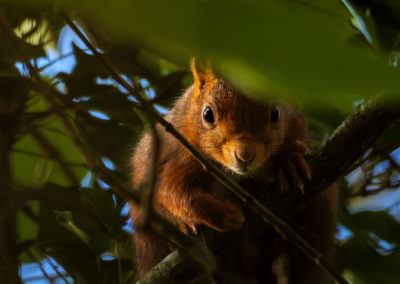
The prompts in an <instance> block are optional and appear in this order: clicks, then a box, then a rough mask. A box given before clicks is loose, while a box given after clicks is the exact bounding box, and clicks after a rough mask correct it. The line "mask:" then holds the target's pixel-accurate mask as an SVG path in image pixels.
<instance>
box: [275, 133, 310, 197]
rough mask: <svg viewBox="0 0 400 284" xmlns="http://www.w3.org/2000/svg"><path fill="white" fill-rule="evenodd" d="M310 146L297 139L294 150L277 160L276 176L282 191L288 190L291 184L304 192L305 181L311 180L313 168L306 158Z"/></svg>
mask: <svg viewBox="0 0 400 284" xmlns="http://www.w3.org/2000/svg"><path fill="white" fill-rule="evenodd" d="M307 152H308V147H307V146H306V145H305V144H304V143H303V142H302V141H300V140H295V141H294V143H293V147H292V151H291V152H288V153H286V154H284V155H282V156H280V157H279V158H278V160H277V167H276V176H277V179H278V183H279V186H280V188H281V191H282V192H284V191H287V190H288V189H289V184H292V185H293V186H294V187H296V188H297V189H299V190H300V191H301V192H302V193H304V181H305V180H311V174H312V172H311V168H310V166H309V165H308V163H307V162H306V161H305V159H304V155H305V154H306V153H307Z"/></svg>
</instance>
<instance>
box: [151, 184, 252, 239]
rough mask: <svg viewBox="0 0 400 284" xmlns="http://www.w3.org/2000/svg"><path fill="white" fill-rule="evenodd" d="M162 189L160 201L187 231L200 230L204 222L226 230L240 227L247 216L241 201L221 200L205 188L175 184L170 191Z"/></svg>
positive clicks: (220, 229) (221, 230) (211, 226)
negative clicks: (176, 186)
mask: <svg viewBox="0 0 400 284" xmlns="http://www.w3.org/2000/svg"><path fill="white" fill-rule="evenodd" d="M171 192H173V195H174V196H171ZM158 193H159V194H158V197H157V203H159V204H161V205H162V207H164V208H166V209H167V210H168V211H169V212H170V214H171V215H173V216H175V217H177V223H178V225H179V227H180V229H181V230H182V231H184V232H186V233H187V232H192V233H197V227H196V226H197V225H200V224H203V225H206V226H208V227H210V228H212V229H214V230H216V231H220V232H225V231H229V230H234V229H238V228H240V227H241V226H242V224H243V222H244V220H245V218H244V216H243V213H242V209H241V207H240V205H239V204H236V203H233V202H231V201H230V200H219V199H217V198H215V197H214V196H213V195H212V194H210V193H208V192H206V191H205V190H203V189H201V188H190V190H184V189H182V188H180V189H177V188H174V190H173V191H169V193H170V194H165V191H163V190H160V191H159V192H158ZM163 193H164V194H163ZM175 195H177V196H175ZM172 203H174V204H172Z"/></svg>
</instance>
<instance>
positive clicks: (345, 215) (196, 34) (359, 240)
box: [0, 0, 400, 283]
mask: <svg viewBox="0 0 400 284" xmlns="http://www.w3.org/2000/svg"><path fill="white" fill-rule="evenodd" d="M342 2H343V3H344V4H345V5H342V4H341V3H340V2H339V1H333V0H330V1H324V3H321V2H320V1H312V0H308V1H294V0H293V1H289V0H287V1H244V0H235V1H197V0H194V1H183V2H182V1H180V2H179V3H177V1H170V0H163V1H160V0H148V1H119V3H118V5H117V4H116V3H112V2H110V1H102V2H101V4H99V3H98V2H97V1H92V0H88V1H71V0H70V1H59V2H57V4H55V3H54V2H53V1H48V0H41V1H27V0H25V1H22V0H21V1H6V4H3V6H4V7H3V8H4V14H5V16H6V18H7V20H8V22H9V23H10V25H11V26H12V28H13V29H14V31H15V33H16V34H17V35H18V39H19V43H20V44H21V45H23V48H24V52H26V54H28V55H29V59H30V60H31V61H32V62H33V64H34V65H35V66H36V67H37V68H39V70H41V71H42V73H41V74H42V76H43V77H44V78H45V80H46V82H47V83H49V84H51V85H52V86H54V88H55V90H57V92H55V93H54V95H55V98H56V99H57V101H58V102H59V103H60V104H61V105H62V107H63V110H64V111H65V113H66V114H67V119H68V121H70V122H71V123H73V125H74V127H75V128H76V131H77V133H78V135H79V139H81V140H82V141H84V143H85V145H87V146H88V147H89V148H90V149H91V151H92V152H94V153H96V155H97V156H98V157H100V158H101V159H102V161H103V162H104V164H105V166H106V167H108V168H109V170H110V172H111V173H112V174H113V175H114V176H115V177H117V178H118V179H119V180H120V181H121V182H122V183H124V184H126V185H129V177H130V171H131V170H132V169H130V161H129V159H130V154H131V151H132V147H133V145H134V144H135V142H136V141H137V139H138V137H139V136H140V133H141V132H142V129H143V127H144V125H143V124H144V123H143V121H142V119H141V118H140V116H139V115H138V114H137V113H136V112H135V111H133V109H134V108H135V107H136V106H137V102H136V101H135V100H134V99H133V98H132V97H131V96H130V95H129V94H128V93H127V90H125V89H124V88H123V87H121V86H119V85H118V84H117V83H116V82H114V81H113V80H112V79H111V78H110V75H109V74H108V73H107V71H106V70H105V69H104V67H103V66H102V65H101V63H100V62H99V61H98V59H97V58H96V57H95V56H94V55H93V54H92V53H91V52H89V51H88V50H87V48H86V47H85V46H84V45H82V43H81V42H80V41H78V40H76V39H74V38H73V37H71V30H69V29H68V27H67V26H65V23H64V22H63V21H62V18H61V17H60V16H59V14H58V11H60V9H65V10H67V11H69V12H71V14H73V15H78V17H76V23H78V24H79V26H80V27H81V28H82V29H83V31H84V32H85V33H86V35H87V36H88V37H89V39H90V40H91V41H92V42H93V43H94V44H95V45H96V46H97V47H99V49H100V50H101V52H102V54H103V55H104V57H105V58H107V59H108V60H110V61H111V62H112V63H113V66H114V67H115V68H116V69H117V70H118V71H119V72H121V73H122V74H123V75H124V77H125V78H127V79H128V81H129V82H130V83H131V84H132V85H133V86H134V87H135V88H136V89H137V90H138V91H139V92H140V93H141V94H142V95H143V96H144V97H146V98H147V99H148V100H149V101H151V102H152V103H154V104H155V105H156V106H157V107H158V109H160V110H162V109H163V108H165V107H168V106H170V105H171V103H172V102H173V101H174V100H175V98H176V97H177V96H178V95H179V94H180V93H181V92H182V90H184V89H185V88H186V87H187V86H188V85H189V84H190V76H188V71H187V68H186V65H187V62H188V61H189V57H190V56H192V55H194V54H195V55H197V56H198V57H200V58H203V59H210V60H211V61H212V62H213V65H214V66H215V69H216V70H217V72H219V73H221V74H222V75H223V76H224V77H226V78H228V79H229V80H230V81H231V82H233V83H234V84H236V85H237V86H238V87H239V88H242V89H243V90H246V93H247V94H249V95H253V96H257V97H259V98H261V99H262V98H264V97H265V96H266V95H267V94H268V95H271V94H273V95H274V96H283V97H287V98H289V99H292V100H293V99H295V100H298V101H300V102H301V104H302V105H304V112H305V113H306V115H307V116H308V118H309V123H310V125H311V128H312V130H313V131H314V132H315V135H316V136H317V137H319V138H321V139H322V138H324V137H326V135H327V134H329V133H331V132H332V131H333V130H334V128H335V127H336V126H337V125H339V124H340V122H341V121H342V120H343V119H344V118H345V117H346V115H347V114H348V113H349V112H350V111H351V110H352V108H353V107H354V105H355V104H357V103H359V102H361V101H362V100H365V99H367V98H368V97H369V96H370V95H373V94H376V93H381V92H383V91H385V92H387V93H388V95H392V94H398V92H399V84H398V80H399V79H398V78H399V71H398V70H399V69H398V68H397V65H398V59H399V50H400V46H399V45H400V42H399V40H398V39H399V26H400V6H399V4H398V3H397V2H396V1H392V0H385V1H375V0H357V1H355V0H354V1H344V0H343V1H342ZM155 7H157V8H155ZM0 17H1V16H0ZM350 20H352V21H353V26H352V25H351V24H350ZM68 34H69V36H67V35H68ZM0 37H1V38H2V40H1V41H0V115H2V114H4V113H7V112H10V111H12V110H13V109H14V106H16V105H18V104H19V103H21V102H23V103H24V111H23V114H21V117H20V119H21V120H20V122H18V125H17V127H18V133H17V135H16V139H15V141H14V143H13V145H12V155H11V161H12V171H13V178H14V186H13V189H12V192H11V194H9V195H7V196H6V197H1V198H10V200H14V201H15V202H17V203H18V205H19V207H18V228H19V239H18V242H19V244H20V245H21V250H20V255H19V258H20V261H21V262H22V263H27V262H32V261H35V262H40V261H41V260H43V259H45V258H46V257H48V256H50V257H52V258H53V259H54V260H56V261H57V262H58V263H59V264H60V265H61V266H62V267H63V268H64V269H65V271H66V275H62V276H65V277H66V276H68V277H70V278H68V279H66V280H65V281H67V282H71V283H72V282H74V283H100V282H101V283H128V282H130V281H132V280H133V279H135V277H136V276H135V272H134V271H135V269H134V266H135V263H134V262H135V261H134V259H133V258H132V256H133V255H134V252H133V248H132V244H131V235H130V233H129V232H128V231H129V230H126V228H127V226H126V225H127V224H128V227H129V221H128V216H127V210H126V207H125V203H124V201H123V200H122V199H121V198H120V197H118V196H116V195H115V194H114V193H113V192H112V190H111V189H109V188H108V186H107V184H105V183H104V182H103V181H101V180H100V179H99V178H98V177H97V176H95V174H94V173H93V172H91V171H90V169H89V168H88V165H87V161H86V160H85V158H84V155H83V153H82V152H81V151H80V149H79V148H78V147H77V146H76V144H75V143H74V140H73V139H71V135H70V133H69V132H68V129H66V128H65V125H64V124H63V122H62V121H61V120H60V118H59V117H58V116H57V115H56V112H57V111H56V110H55V109H54V108H53V107H52V106H51V105H49V103H48V102H47V101H46V100H45V99H44V97H43V94H42V90H40V89H38V88H37V85H35V84H33V83H32V82H33V80H31V79H30V75H31V74H30V73H29V71H27V68H26V66H24V64H22V63H21V58H19V56H18V54H17V53H15V49H14V48H13V47H12V45H11V43H10V41H9V40H7V37H6V36H5V34H4V32H3V33H1V34H0ZM71 40H72V41H73V44H72V43H71ZM65 44H67V46H68V44H72V46H71V47H70V48H69V49H68V50H67V51H65V48H63V47H65ZM360 47H361V48H360ZM63 52H64V53H63ZM54 53H56V54H57V56H56V58H53V59H52V60H54V62H49V57H51V54H54ZM68 53H70V54H68ZM62 56H65V58H64V57H62ZM65 60H67V61H65ZM50 61H51V60H50ZM57 62H64V64H67V65H70V66H73V68H72V70H71V72H67V71H66V70H60V69H57V68H55V71H53V72H51V73H50V74H49V73H46V70H48V69H50V68H52V67H53V66H54V64H57ZM47 64H49V65H47ZM183 66H184V67H183ZM392 96H393V97H394V95H392ZM12 123H13V122H12V121H10V124H12ZM35 133H39V134H40V135H39V136H38V134H35ZM38 137H42V138H43V139H44V141H46V142H47V146H45V145H44V144H43V143H41V142H40V139H38ZM399 141H400V132H399V131H398V126H397V127H395V128H394V129H393V130H392V131H390V132H389V133H388V134H387V135H386V136H385V137H383V139H382V140H381V141H380V142H379V143H378V144H377V145H376V147H374V148H373V149H371V151H370V152H369V153H368V155H366V156H365V159H364V160H363V161H360V163H359V164H358V165H357V167H355V171H354V172H353V173H352V174H351V175H350V176H349V177H347V179H345V180H343V182H342V183H341V185H342V186H341V192H342V197H343V201H344V204H345V205H346V206H343V209H342V214H341V220H340V222H341V224H342V225H343V226H344V227H346V228H347V229H348V230H349V232H351V233H349V234H348V235H347V236H344V237H343V236H342V237H340V238H339V244H338V246H339V247H338V249H337V263H338V267H339V269H341V271H342V272H343V274H344V275H345V276H346V277H348V278H349V279H351V280H352V282H353V283H397V281H398V277H399V272H398V269H397V265H398V263H399V261H400V259H399V258H400V252H399V249H400V248H399V245H400V234H399V232H400V227H399V226H400V224H399V212H400V211H399V208H400V205H399V204H400V202H399V201H397V202H393V203H390V204H389V205H388V204H387V203H388V202H387V201H388V199H390V198H397V199H398V200H400V198H399V195H398V188H399V165H400V163H399V160H400V159H399V153H398V150H397V152H394V151H396V149H398V147H399ZM49 145H50V146H49ZM52 149H53V150H54V149H55V151H52ZM54 152H56V153H58V155H55V154H54ZM385 165H388V166H385ZM67 171H70V172H71V173H72V175H74V176H75V177H76V179H77V180H78V181H80V182H79V184H76V183H75V182H74V181H73V180H71V178H70V175H68V174H67ZM388 173H390V174H388ZM345 181H346V182H345ZM388 192H389V193H388ZM382 193H387V194H390V196H389V197H386V202H385V204H384V205H381V206H379V207H378V205H377V207H375V208H373V209H375V210H374V211H372V210H363V209H370V208H371V207H370V205H369V204H378V203H374V202H377V201H379V200H380V196H381V194H382ZM56 278H58V279H62V277H59V276H57V277H56ZM57 283H59V282H57Z"/></svg>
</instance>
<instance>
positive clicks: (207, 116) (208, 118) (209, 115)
mask: <svg viewBox="0 0 400 284" xmlns="http://www.w3.org/2000/svg"><path fill="white" fill-rule="evenodd" d="M203 118H204V121H205V122H207V123H209V124H214V123H215V117H214V112H213V111H212V109H211V108H210V107H206V108H205V109H204V111H203Z"/></svg>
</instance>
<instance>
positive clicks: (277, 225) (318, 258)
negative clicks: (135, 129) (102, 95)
mask: <svg viewBox="0 0 400 284" xmlns="http://www.w3.org/2000/svg"><path fill="white" fill-rule="evenodd" d="M61 17H62V18H63V19H64V20H65V21H66V22H67V24H68V25H69V26H70V27H71V29H72V30H73V31H74V32H75V33H76V34H77V35H78V37H79V38H80V39H81V40H82V41H83V42H84V43H85V45H86V46H87V47H88V48H89V49H90V50H91V51H92V52H93V54H94V56H95V57H96V58H97V59H98V60H99V61H100V62H101V63H102V64H103V66H104V67H105V68H106V70H107V71H108V72H109V73H110V75H111V77H112V78H113V79H114V80H115V81H116V82H118V83H119V84H121V85H122V86H123V87H124V88H125V89H127V90H128V91H129V92H130V94H131V95H132V96H134V97H135V99H137V100H138V101H139V102H140V105H141V108H142V109H143V110H144V111H145V112H146V113H147V114H148V115H150V116H152V117H153V119H154V120H155V121H157V122H158V123H159V124H161V125H162V126H163V127H164V129H165V131H167V132H168V133H170V134H171V135H172V136H174V137H175V138H176V139H177V140H178V141H179V142H180V143H181V144H182V145H183V146H184V147H185V148H186V149H188V150H189V151H190V153H191V154H192V155H193V157H195V158H196V159H197V160H198V161H199V162H200V164H201V165H202V166H203V168H204V170H205V171H207V172H208V173H210V174H211V175H212V176H214V177H215V178H216V179H217V180H218V181H219V182H220V183H222V184H223V185H224V186H225V187H226V188H228V189H229V190H230V191H232V192H233V193H234V194H235V195H236V196H238V197H239V198H240V199H241V200H242V201H243V202H244V203H245V204H246V205H247V206H249V207H250V208H251V209H253V210H254V211H255V212H256V213H257V214H258V215H260V216H261V217H262V218H263V219H264V220H265V222H267V223H269V224H270V225H272V226H273V227H274V229H275V230H276V231H277V232H278V233H279V234H280V235H281V236H282V237H283V238H285V239H286V238H287V239H288V240H289V241H291V242H292V243H293V244H294V245H296V246H297V247H298V248H299V249H300V250H301V251H302V252H303V253H304V254H305V255H307V256H308V257H309V258H310V259H311V260H313V261H314V262H315V263H316V264H317V265H319V266H320V267H321V268H323V269H324V270H326V271H327V272H328V273H329V274H330V275H331V276H332V277H333V278H334V279H335V280H336V281H337V282H338V283H348V282H347V281H346V280H345V279H344V278H343V276H342V275H340V274H339V273H338V272H337V271H336V270H335V269H334V268H333V267H332V266H331V265H330V264H329V263H328V261H327V259H326V258H325V256H324V255H323V254H321V253H319V252H318V251H317V250H315V249H314V248H313V247H312V246H311V245H310V244H309V243H308V242H307V241H306V240H304V239H303V238H302V237H301V236H300V235H298V234H297V233H296V231H295V230H293V228H292V227H291V226H290V225H289V224H287V223H286V222H285V221H283V220H282V219H281V218H279V217H278V216H277V215H275V214H274V213H273V212H272V211H270V210H269V209H267V208H266V207H265V206H263V205H262V204H261V203H260V202H259V201H258V200H257V199H256V198H255V197H254V196H253V195H251V194H249V193H248V192H247V191H246V190H245V189H243V188H242V187H241V186H239V185H238V184H237V183H236V182H235V181H233V180H232V179H231V178H229V177H228V176H226V175H225V174H224V173H223V172H222V171H221V170H220V169H219V168H218V167H217V166H216V165H215V164H214V163H212V162H210V161H209V160H208V159H207V158H206V157H205V156H204V155H203V154H202V153H200V152H199V151H198V150H197V149H196V148H195V147H194V146H193V145H191V144H190V143H189V142H188V141H187V140H186V139H185V138H184V137H183V135H182V134H181V133H180V132H179V131H178V130H177V129H176V128H175V127H174V126H173V125H172V124H171V123H169V122H168V121H167V120H165V119H164V118H163V117H162V116H161V115H160V114H159V113H158V112H157V111H156V110H155V109H154V107H153V106H152V105H151V104H149V102H147V101H146V100H145V99H144V98H142V97H141V96H140V94H138V93H137V91H136V90H135V89H134V88H133V87H132V86H131V85H130V84H129V83H128V82H127V81H126V80H124V79H123V78H122V76H121V75H120V74H118V73H117V72H116V71H115V70H114V68H113V67H112V66H111V65H110V64H109V63H108V62H107V61H106V59H105V58H104V57H103V56H102V55H101V54H100V53H99V52H98V51H97V49H96V48H95V47H94V46H93V45H92V44H91V43H90V42H89V40H88V39H87V38H86V37H85V36H84V34H83V33H82V32H81V31H80V30H79V28H78V27H77V26H76V25H75V24H74V23H73V22H72V21H71V20H70V19H69V17H68V16H67V15H66V14H65V13H61Z"/></svg>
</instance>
